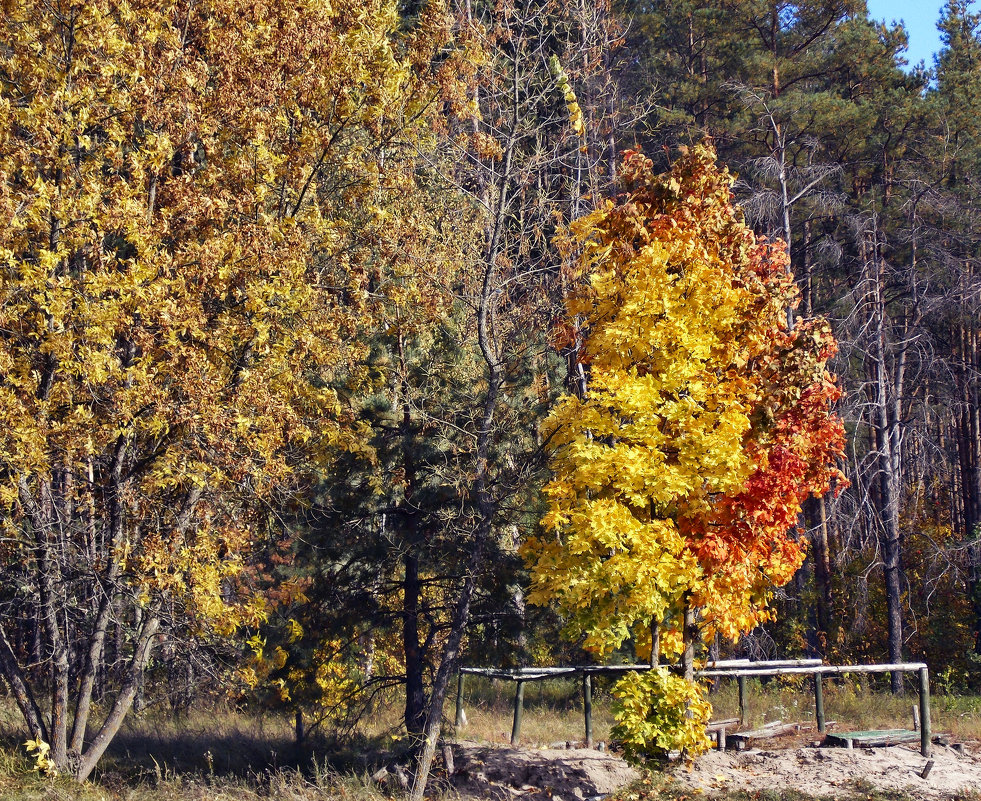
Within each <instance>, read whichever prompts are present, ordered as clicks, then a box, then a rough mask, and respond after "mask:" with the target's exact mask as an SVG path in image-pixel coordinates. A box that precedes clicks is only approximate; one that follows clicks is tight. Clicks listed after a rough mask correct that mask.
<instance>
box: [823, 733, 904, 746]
mask: <svg viewBox="0 0 981 801" xmlns="http://www.w3.org/2000/svg"><path fill="white" fill-rule="evenodd" d="M919 739H920V733H919V732H918V731H910V730H909V729H879V730H871V731H845V732H839V733H838V734H829V735H828V736H827V737H825V739H824V744H825V745H837V746H842V747H844V748H861V747H863V746H865V747H876V746H886V745H899V744H900V743H914V742H917V741H918V740H919Z"/></svg>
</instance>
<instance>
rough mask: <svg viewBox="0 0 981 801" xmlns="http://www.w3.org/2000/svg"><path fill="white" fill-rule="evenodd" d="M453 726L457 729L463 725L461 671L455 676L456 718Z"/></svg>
mask: <svg viewBox="0 0 981 801" xmlns="http://www.w3.org/2000/svg"><path fill="white" fill-rule="evenodd" d="M453 725H454V726H456V727H457V728H458V729H459V728H460V727H461V726H462V725H463V671H462V670H460V671H458V672H457V674H456V717H455V718H454V721H453Z"/></svg>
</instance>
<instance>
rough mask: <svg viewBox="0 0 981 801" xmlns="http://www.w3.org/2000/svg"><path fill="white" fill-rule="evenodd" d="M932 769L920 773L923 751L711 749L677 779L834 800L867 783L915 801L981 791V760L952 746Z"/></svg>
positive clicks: (941, 750) (939, 750)
mask: <svg viewBox="0 0 981 801" xmlns="http://www.w3.org/2000/svg"><path fill="white" fill-rule="evenodd" d="M931 759H933V762H934V764H933V768H932V769H931V770H930V773H929V775H928V777H927V778H926V779H923V778H921V775H920V774H921V773H922V772H923V769H924V767H925V766H926V763H927V760H926V759H925V758H924V757H923V756H921V755H920V750H919V748H911V747H909V746H905V745H894V746H889V747H885V748H857V749H854V750H846V749H844V748H814V747H803V748H788V749H784V750H765V749H754V750H749V751H742V752H737V751H726V752H725V753H723V752H721V751H712V752H710V753H708V754H706V755H705V756H703V757H700V758H699V759H698V760H697V761H696V762H695V764H694V766H692V767H691V768H690V769H684V768H681V769H679V770H677V771H676V773H675V776H676V778H677V779H678V780H679V781H680V782H682V783H683V784H685V785H687V786H689V787H691V788H692V789H696V788H697V789H701V790H703V791H709V790H712V789H715V788H720V787H728V788H733V789H740V790H762V789H766V788H771V787H773V788H776V787H780V788H782V787H792V788H794V789H795V790H798V791H800V792H802V793H808V794H814V795H825V796H831V797H834V796H835V795H838V794H842V793H844V792H845V790H846V789H847V788H848V787H849V786H850V785H851V786H854V782H855V781H856V780H859V779H862V780H864V781H866V782H868V783H870V784H872V785H873V786H875V787H876V788H877V789H880V790H906V791H907V792H908V793H909V794H910V795H912V796H913V797H914V798H918V799H924V801H926V800H927V799H931V800H933V799H943V798H948V797H949V794H950V793H951V792H954V791H957V790H979V789H981V759H979V758H978V756H977V754H975V753H970V752H968V753H965V754H960V753H957V752H956V751H954V750H953V749H952V748H948V747H945V746H940V745H935V746H934V747H933V754H932V756H931Z"/></svg>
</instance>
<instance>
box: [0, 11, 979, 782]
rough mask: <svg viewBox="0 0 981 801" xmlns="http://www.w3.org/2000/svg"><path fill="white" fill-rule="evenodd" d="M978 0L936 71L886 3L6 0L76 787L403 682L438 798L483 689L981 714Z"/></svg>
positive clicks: (343, 714)
mask: <svg viewBox="0 0 981 801" xmlns="http://www.w3.org/2000/svg"><path fill="white" fill-rule="evenodd" d="M971 6H972V3H971V2H969V0H949V2H948V3H947V5H946V7H945V8H944V9H943V12H942V16H941V19H940V21H939V27H940V30H941V35H942V49H941V50H940V52H939V54H938V55H937V57H936V60H935V63H934V64H932V65H925V66H924V65H909V64H907V63H906V61H905V60H904V58H903V53H904V48H905V43H906V34H905V31H904V30H903V28H902V27H901V26H895V27H889V26H883V25H882V24H879V23H876V22H874V21H872V20H870V19H869V18H868V13H867V9H866V6H865V2H864V0H804V1H803V2H789V1H785V0H672V2H653V3H650V2H648V3H644V2H639V1H638V0H612V2H611V0H591V1H590V2H586V0H569V1H568V2H556V0H496V2H487V1H486V0H458V1H455V2H453V3H446V2H444V0H429V1H428V2H415V1H414V0H405V2H403V3H402V4H401V5H397V4H395V3H394V2H391V0H336V2H335V3H331V2H328V1H327V0H295V2H292V3H279V2H270V0H257V1H256V2H242V1H241V0H84V2H81V1H80V0H3V2H2V3H0V9H2V14H0V27H2V34H0V270H2V272H0V571H2V573H0V575H2V581H0V610H2V617H0V675H2V676H3V678H4V680H5V685H6V690H7V693H8V695H9V696H10V697H11V698H12V699H13V701H14V702H16V704H17V706H18V708H19V710H20V712H21V714H22V716H23V719H24V721H25V726H26V729H27V730H28V732H29V734H30V737H31V739H32V741H33V742H34V744H35V749H36V750H37V751H39V752H40V754H41V756H42V757H43V760H46V761H50V765H51V766H52V767H55V768H57V769H58V770H61V771H63V772H68V773H70V774H72V775H74V776H76V777H77V778H79V779H85V778H86V777H87V776H89V775H90V774H91V772H92V770H93V769H94V768H95V766H96V765H97V763H98V761H99V759H100V758H101V756H102V755H103V753H104V752H105V750H106V748H107V747H108V745H109V743H110V742H111V741H112V739H113V737H114V736H115V735H116V733H117V732H118V731H119V729H120V727H121V725H122V723H123V720H124V719H125V718H126V716H127V714H128V713H129V712H130V710H131V709H132V708H133V707H134V706H136V707H137V708H139V707H140V706H142V705H144V704H146V703H149V702H150V701H153V700H157V701H165V702H167V703H169V704H170V705H171V706H172V707H173V708H175V709H180V708H186V707H187V706H189V705H192V704H194V703H196V702H197V700H198V699H202V698H209V697H211V698H213V697H215V695H217V694H225V695H227V694H229V693H231V694H232V695H233V696H234V697H235V698H236V699H238V700H239V701H240V702H241V703H243V704H254V705H265V706H272V707H275V708H280V709H283V710H287V711H289V712H290V714H298V720H300V721H303V720H306V721H307V722H308V723H309V722H311V721H313V722H314V723H315V725H323V726H325V727H329V726H337V727H341V728H343V727H346V726H350V725H352V723H353V722H354V721H356V720H357V718H358V716H359V715H361V714H363V713H364V712H365V711H366V710H368V709H370V708H371V706H372V704H373V702H374V700H375V699H377V698H379V697H386V696H387V697H390V696H391V694H392V693H393V692H398V693H399V697H400V698H403V697H404V726H405V729H406V731H407V732H408V734H409V735H410V736H412V737H413V738H415V740H416V741H417V742H418V743H419V745H420V753H421V757H420V759H421V761H420V764H421V765H425V766H426V767H424V768H422V769H421V770H420V775H421V776H422V778H421V784H419V782H420V780H419V779H418V777H417V788H416V789H417V791H418V795H417V796H416V797H421V792H422V787H424V786H425V772H426V771H427V770H428V764H429V762H430V761H431V760H432V756H433V753H432V752H433V749H434V748H435V746H436V738H437V736H438V733H439V727H440V721H441V712H442V708H443V702H444V700H445V698H446V697H447V693H448V690H449V688H450V686H451V684H452V681H453V680H454V677H455V668H456V667H457V666H458V665H460V664H484V665H495V666H518V665H530V664H537V665H548V664H582V663H584V662H588V661H591V660H600V661H604V660H605V661H633V660H635V659H637V658H643V659H650V660H651V662H652V664H653V663H656V662H657V661H658V659H659V658H661V659H663V660H665V661H670V660H672V659H674V658H679V659H681V661H682V663H683V665H684V666H685V672H688V673H689V677H690V670H691V665H692V663H693V660H696V659H699V658H704V657H706V656H708V655H712V656H715V657H719V656H733V655H738V656H749V657H752V658H776V657H790V656H805V655H806V656H820V657H823V658H826V659H828V660H832V661H837V662H891V663H895V662H901V661H904V660H923V661H926V662H927V663H928V664H929V665H930V667H931V670H932V671H933V675H934V677H935V681H939V682H940V683H941V684H942V686H944V687H945V688H946V689H951V690H964V691H967V690H972V691H977V690H978V689H979V685H981V680H979V676H981V674H979V671H978V666H979V663H981V540H979V538H981V349H979V345H981V343H979V329H981V261H979V259H981V217H979V216H978V214H977V209H976V205H977V202H978V200H977V198H978V196H979V189H981V187H979V182H981V13H978V12H975V11H974V10H972V7H971ZM638 254H640V255H638ZM679 254H682V255H679ZM641 256H642V257H643V258H642V259H641ZM641 262H642V263H641ZM604 271H605V272H604ZM638 276H639V277H638ZM652 304H653V305H652ZM658 304H659V305H658ZM654 307H656V309H655V308H654ZM604 371H605V372H604ZM617 371H620V373H622V375H621V376H620V377H619V378H618V377H617V375H618V373H617ZM624 376H626V377H624ZM655 380H656V381H657V382H660V383H659V384H656V386H655V385H654V384H652V382H653V381H655ZM630 382H634V383H630ZM652 387H653V388H652ZM639 398H653V400H650V402H649V403H648V400H644V401H643V403H642V402H641V401H640V400H638V399H639ZM644 404H647V405H644ZM645 420H646V421H647V422H646V423H643V425H642V424H641V423H642V422H643V421H645ZM651 420H653V421H654V422H653V423H651V422H650V421H651ZM645 426H646V428H645ZM802 432H803V433H802ZM577 437H578V439H577ZM644 437H646V439H644V441H643V443H642V444H643V447H644V448H646V450H645V451H644V454H646V455H645V456H644V457H643V458H640V457H639V456H638V451H637V449H636V448H635V449H634V450H623V448H622V447H621V446H623V444H624V443H625V442H635V440H636V442H640V440H641V439H642V438H644ZM632 438H633V439H632ZM636 442H635V444H636ZM638 447H639V446H638ZM618 448H619V450H618ZM604 449H605V453H600V451H604ZM625 454H626V455H625ZM788 454H789V455H788ZM577 460H579V461H577ZM781 460H783V461H781ZM794 460H796V461H794ZM587 462H588V464H587ZM754 471H755V472H754ZM614 475H616V477H617V478H616V480H615V481H614V480H613V479H612V478H610V477H611V476H614ZM564 476H573V477H574V478H572V479H569V480H568V481H566V480H565V478H564ZM597 476H599V477H597ZM604 476H605V478H604ZM607 479H609V482H612V483H609V482H607ZM577 482H578V483H577ZM617 482H620V483H617ZM614 484H615V485H616V486H615V487H614V486H613V485H614ZM604 493H605V494H604ZM754 493H755V494H754ZM614 496H615V497H616V498H617V504H619V505H617V504H612V503H611V505H610V506H609V508H604V510H601V511H602V514H603V515H605V517H601V516H599V515H600V512H597V511H596V508H597V507H596V504H595V503H593V502H594V501H595V500H596V499H597V498H605V499H607V500H609V499H610V498H612V497H614ZM577 504H584V505H586V506H589V505H590V504H592V506H589V508H590V510H591V511H590V512H589V513H588V514H586V513H583V514H584V515H586V516H584V517H578V518H577V517H576V515H577V514H579V512H576V511H575V510H576V509H580V508H585V507H584V506H577ZM614 507H616V508H614ZM638 509H642V510H643V511H642V512H638V511H637V510H638ZM624 510H627V511H624ZM631 510H632V511H631ZM594 513H595V515H594V516H593V517H589V514H594ZM617 515H620V517H617ZM570 521H571V522H570ZM576 521H578V522H576ZM618 521H619V522H618ZM624 521H626V522H624ZM638 521H639V522H638ZM740 521H743V522H740ZM745 521H751V522H745ZM635 524H636V526H638V527H639V528H637V529H636V531H633V533H631V534H630V536H627V533H629V532H628V529H630V526H633V525H635ZM744 529H745V530H744ZM631 531H632V530H631ZM556 532H558V533H556ZM610 532H612V533H610ZM651 532H654V533H653V534H652V533H651ZM678 532H681V533H680V534H679V533H678ZM718 532H729V534H728V535H723V534H719V533H718ZM730 535H731V541H730V540H726V539H725V537H726V536H730ZM671 537H680V539H679V540H678V544H677V545H676V546H675V545H671V544H670V542H673V540H671V539H670V538H671ZM685 537H688V541H687V543H686V542H685V541H684V540H685ZM659 538H660V539H659ZM692 538H694V539H695V540H696V541H697V545H696V546H692V545H691V542H690V541H691V539H692ZM740 538H742V539H740ZM669 540H670V542H669ZM733 542H737V543H741V544H739V547H738V548H737V547H736V546H735V545H733V544H732V543H733ZM556 543H557V545H556ZM651 543H655V544H656V546H657V547H656V548H655V547H654V546H653V545H651ZM665 543H668V544H665ZM726 543H728V545H727V544H726ZM720 549H721V550H720ZM727 549H728V550H727ZM596 554H599V556H596ZM665 554H670V555H671V558H672V559H677V560H682V561H681V562H677V564H676V563H674V562H672V563H671V565H668V563H667V561H665V560H666V559H667V557H666V556H665ZM620 555H625V558H624V560H623V561H624V563H626V566H625V565H624V564H621V562H619V561H615V560H616V559H617V558H618V557H619V556H620ZM736 555H738V556H739V558H736ZM626 557H631V558H626ZM658 560H661V561H660V562H659V561H658ZM685 560H687V561H685ZM740 560H742V561H740ZM654 564H659V565H663V569H662V568H661V567H658V568H657V570H655V569H653V568H652V567H651V565H654ZM678 564H682V567H678ZM638 565H640V567H638ZM648 568H650V569H648ZM693 577H694V578H693ZM645 582H647V584H645ZM584 587H585V588H586V590H583V588H584ZM669 587H670V589H669ZM650 588H654V589H650ZM560 631H565V632H566V634H567V635H568V636H567V637H566V638H564V639H560V638H559V636H558V633H559V632H560ZM893 682H894V683H893V686H892V690H893V691H895V692H901V691H902V683H901V678H900V674H894V679H893ZM662 689H663V688H662ZM298 725H300V724H298ZM427 751H428V754H427V753H426V752H427Z"/></svg>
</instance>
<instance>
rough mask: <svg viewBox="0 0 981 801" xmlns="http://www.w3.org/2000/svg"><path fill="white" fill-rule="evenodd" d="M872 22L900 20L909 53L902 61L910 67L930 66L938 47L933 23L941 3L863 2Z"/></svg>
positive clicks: (922, 0)
mask: <svg viewBox="0 0 981 801" xmlns="http://www.w3.org/2000/svg"><path fill="white" fill-rule="evenodd" d="M867 2H868V6H869V16H870V17H871V18H872V19H877V20H885V21H886V22H892V21H893V20H897V21H898V20H902V21H903V22H904V23H905V24H906V31H907V32H908V33H909V51H908V52H907V53H906V59H907V60H908V61H909V63H910V64H911V65H913V64H916V63H917V62H918V61H921V60H922V61H925V62H926V65H927V67H932V66H933V54H934V53H935V52H936V51H937V50H938V49H939V47H940V35H939V33H938V32H937V20H939V19H940V9H941V8H943V6H944V5H946V3H945V2H944V0H867Z"/></svg>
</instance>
